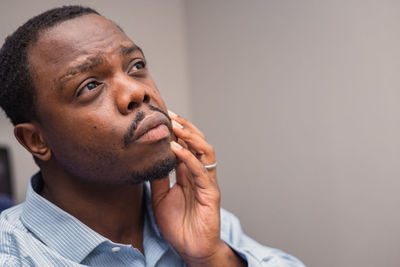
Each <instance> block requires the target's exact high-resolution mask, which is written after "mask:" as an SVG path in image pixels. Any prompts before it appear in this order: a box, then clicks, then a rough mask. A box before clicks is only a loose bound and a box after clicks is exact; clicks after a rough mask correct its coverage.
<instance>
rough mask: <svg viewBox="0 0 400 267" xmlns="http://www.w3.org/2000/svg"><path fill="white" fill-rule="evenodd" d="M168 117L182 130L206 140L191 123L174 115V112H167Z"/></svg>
mask: <svg viewBox="0 0 400 267" xmlns="http://www.w3.org/2000/svg"><path fill="white" fill-rule="evenodd" d="M168 115H169V116H170V117H171V119H172V121H176V122H178V123H179V124H180V125H181V126H182V127H183V128H186V129H189V130H190V131H192V132H193V133H196V134H197V135H199V136H200V137H201V138H203V139H206V137H205V135H204V134H203V133H202V132H201V131H200V130H199V129H198V128H197V127H196V126H194V125H193V123H191V122H190V121H188V120H186V119H185V118H184V117H182V116H179V115H176V114H175V113H174V112H172V111H170V110H168Z"/></svg>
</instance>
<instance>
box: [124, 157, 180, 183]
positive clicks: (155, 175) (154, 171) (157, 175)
mask: <svg viewBox="0 0 400 267" xmlns="http://www.w3.org/2000/svg"><path fill="white" fill-rule="evenodd" d="M177 166H178V162H177V159H176V156H175V155H174V154H173V153H172V151H171V155H169V156H168V157H165V158H164V159H160V160H158V161H156V162H155V163H154V164H153V165H152V166H150V167H147V168H144V169H143V170H141V171H134V172H132V173H131V177H130V178H129V182H130V183H132V184H138V183H143V182H146V181H153V180H157V179H162V178H164V177H166V176H168V175H169V173H170V172H171V171H173V170H174V169H175V168H176V167H177Z"/></svg>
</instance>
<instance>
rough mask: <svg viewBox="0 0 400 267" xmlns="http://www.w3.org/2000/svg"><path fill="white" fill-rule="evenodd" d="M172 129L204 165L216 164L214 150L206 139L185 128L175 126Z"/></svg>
mask: <svg viewBox="0 0 400 267" xmlns="http://www.w3.org/2000/svg"><path fill="white" fill-rule="evenodd" d="M172 129H173V131H174V133H175V135H176V136H177V137H178V138H179V139H181V140H183V141H184V142H185V144H187V146H188V148H189V150H191V151H193V152H194V154H195V155H196V156H197V157H198V158H199V159H200V160H201V162H202V163H203V164H212V163H214V162H215V153H214V148H213V147H212V146H211V145H210V144H209V143H207V141H206V140H205V139H203V138H201V137H200V136H198V135H197V134H193V133H192V132H190V131H189V130H187V129H185V128H180V127H178V126H175V125H174V127H173V128H172Z"/></svg>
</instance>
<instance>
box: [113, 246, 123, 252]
mask: <svg viewBox="0 0 400 267" xmlns="http://www.w3.org/2000/svg"><path fill="white" fill-rule="evenodd" d="M111 250H112V252H118V251H120V250H121V248H120V247H113V248H112V249H111Z"/></svg>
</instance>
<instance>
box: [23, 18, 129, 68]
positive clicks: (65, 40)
mask: <svg viewBox="0 0 400 267" xmlns="http://www.w3.org/2000/svg"><path fill="white" fill-rule="evenodd" d="M132 44H133V42H132V41H131V40H130V39H129V38H128V37H127V36H126V35H125V34H124V33H123V32H122V31H121V30H120V29H118V28H117V27H116V26H115V24H114V23H112V22H111V21H109V20H107V19H105V18H103V17H101V16H99V15H96V14H88V15H83V16H80V17H77V18H74V19H70V20H67V21H64V22H61V23H59V24H57V25H55V26H53V27H51V28H49V29H46V30H45V31H43V32H42V33H40V35H39V38H38V40H37V41H36V42H35V43H34V44H33V45H31V47H29V49H28V60H29V64H30V65H32V67H33V69H34V70H35V72H36V74H39V75H40V74H41V73H40V70H41V69H42V68H37V67H38V65H44V63H46V64H47V65H49V64H54V65H53V67H57V66H58V65H60V66H59V67H62V66H65V65H66V64H69V63H70V62H73V61H76V60H78V59H80V58H81V59H83V58H85V57H87V56H90V55H94V54H99V53H101V54H103V53H107V52H110V51H113V50H115V49H117V48H119V47H120V46H121V45H126V46H129V45H132ZM44 69H46V68H44ZM53 70H54V69H53ZM45 71H48V70H45Z"/></svg>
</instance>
